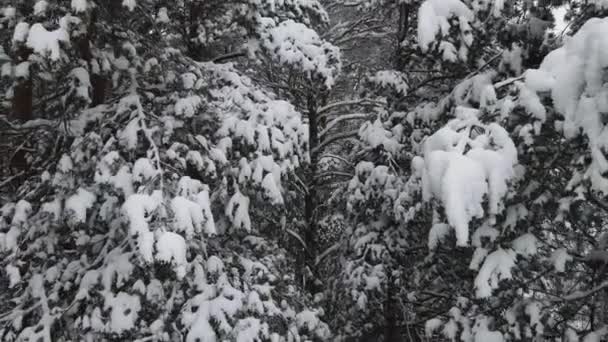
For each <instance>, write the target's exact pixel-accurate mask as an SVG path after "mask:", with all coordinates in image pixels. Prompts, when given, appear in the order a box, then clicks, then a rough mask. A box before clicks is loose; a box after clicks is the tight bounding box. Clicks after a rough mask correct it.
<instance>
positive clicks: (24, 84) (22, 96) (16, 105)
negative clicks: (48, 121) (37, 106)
mask: <svg viewBox="0 0 608 342" xmlns="http://www.w3.org/2000/svg"><path fill="white" fill-rule="evenodd" d="M32 103H33V84H32V79H31V77H28V78H27V79H25V80H19V81H17V82H16V84H15V87H14V96H13V113H12V118H13V119H16V120H19V121H22V122H25V121H29V120H32V119H33V118H34V114H33V105H32Z"/></svg>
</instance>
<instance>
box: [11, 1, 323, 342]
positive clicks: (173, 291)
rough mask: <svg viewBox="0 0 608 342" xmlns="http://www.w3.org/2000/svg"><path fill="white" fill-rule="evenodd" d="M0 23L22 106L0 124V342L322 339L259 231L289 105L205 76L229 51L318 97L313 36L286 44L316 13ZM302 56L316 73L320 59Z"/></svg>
mask: <svg viewBox="0 0 608 342" xmlns="http://www.w3.org/2000/svg"><path fill="white" fill-rule="evenodd" d="M1 7H2V14H3V16H2V25H3V30H2V32H3V33H2V44H3V47H4V49H3V51H4V52H5V53H6V56H8V58H7V61H6V62H5V63H4V64H3V67H2V70H3V77H5V80H4V81H3V83H2V85H3V89H2V90H3V92H4V93H5V94H6V98H7V99H10V98H14V97H15V96H18V94H19V92H20V91H21V90H20V88H19V87H20V86H21V85H22V84H23V80H28V82H31V84H32V86H31V88H32V89H33V91H32V95H31V96H30V99H29V101H31V108H32V109H31V113H30V114H31V116H27V117H26V116H21V119H23V121H26V122H24V123H22V122H17V121H13V120H12V117H9V118H7V117H3V120H4V121H5V122H6V124H7V125H8V128H7V132H15V135H16V138H15V139H14V140H11V143H14V144H16V145H14V146H15V147H14V148H15V151H20V150H23V151H24V160H25V163H24V164H25V165H22V166H21V169H20V170H19V171H18V173H17V174H18V175H19V177H13V178H7V179H3V182H2V190H3V194H2V196H3V197H2V220H1V222H0V225H1V228H0V231H1V233H0V251H1V253H2V273H1V274H2V278H1V281H2V283H3V284H4V286H3V287H4V288H5V289H6V290H5V291H3V292H2V299H3V303H4V304H3V305H2V310H1V311H2V313H1V317H0V323H1V325H0V327H1V328H0V331H1V332H0V334H1V336H2V339H3V340H6V341H11V340H20V341H21V340H30V341H32V340H39V339H41V340H43V341H61V340H66V341H67V340H73V339H79V338H80V339H85V340H90V341H93V340H159V341H163V340H164V341H170V340H186V341H216V340H226V339H228V340H237V341H254V340H259V339H271V340H281V339H291V338H296V339H299V338H305V339H320V340H327V339H329V336H330V333H329V330H328V327H327V325H326V324H325V323H323V322H322V321H321V319H320V316H322V312H321V311H318V310H316V309H314V308H312V307H310V306H308V305H307V300H306V298H305V297H304V296H303V295H302V294H301V292H300V290H299V289H298V287H297V284H296V282H295V279H294V275H293V272H292V271H291V270H292V269H293V268H292V267H293V262H292V260H293V258H292V255H290V254H289V253H287V252H286V251H285V250H284V249H282V247H281V246H280V245H279V243H280V242H281V239H279V238H278V237H280V235H282V234H283V232H281V227H280V226H278V225H277V224H276V220H272V219H269V218H267V217H266V215H265V213H266V212H269V211H270V209H271V208H272V210H276V211H278V212H281V211H283V210H284V208H285V204H286V203H287V201H290V200H291V199H290V198H289V197H290V196H291V195H290V193H289V192H287V191H286V190H285V189H286V185H285V183H284V181H285V180H286V179H287V178H288V177H289V174H290V173H292V172H293V171H294V169H295V168H296V167H298V166H300V165H301V164H302V163H305V162H306V159H307V154H306V149H307V144H308V137H307V130H306V125H305V124H304V123H303V122H302V117H301V114H300V113H299V112H298V111H296V109H295V108H294V106H293V105H291V104H290V103H288V102H285V101H281V100H278V99H277V98H276V96H275V95H274V94H273V93H272V92H270V91H269V90H268V89H264V88H262V87H260V86H258V85H257V84H256V83H255V82H254V81H252V80H251V79H250V78H248V77H246V76H245V75H244V74H243V72H241V71H239V69H238V68H237V67H235V66H234V65H231V64H217V63H215V62H224V61H226V60H228V59H229V58H233V57H238V55H239V54H238V53H234V55H230V56H228V55H226V54H221V55H216V54H214V53H213V52H214V51H217V46H224V47H226V49H227V50H228V51H227V52H228V54H231V53H233V52H234V51H245V52H246V56H249V57H255V56H258V57H260V56H265V58H268V59H271V60H277V61H280V62H281V63H284V64H289V65H290V66H291V67H293V68H295V69H302V72H304V73H308V75H310V77H311V79H314V80H322V81H323V83H324V82H331V80H330V78H329V77H330V76H331V70H329V69H328V68H330V66H328V65H325V64H322V63H321V62H318V63H309V62H308V57H310V56H308V55H306V53H309V52H310V49H311V48H312V49H314V48H315V44H316V41H314V37H313V38H312V40H311V39H307V38H310V37H302V36H299V35H298V34H299V33H302V32H308V33H309V34H310V35H311V36H312V35H314V34H315V33H314V31H312V30H311V29H310V28H308V27H307V26H306V25H307V24H309V23H310V22H311V21H312V20H313V19H314V20H317V19H318V16H319V15H322V14H323V13H324V12H323V11H322V8H321V7H320V6H319V5H318V4H317V3H315V2H310V1H285V2H281V4H274V2H272V1H262V2H255V3H254V2H251V3H247V2H246V3H243V2H240V1H211V2H209V1H207V2H201V1H183V2H179V4H178V5H177V6H173V4H172V3H169V2H166V1H135V0H125V1H122V2H121V1H112V2H108V3H105V2H104V3H100V2H96V1H88V0H74V1H61V2H47V1H43V0H40V1H37V2H31V3H30V1H28V2H18V3H13V2H11V1H4V2H3V3H2V6H1ZM197 13H204V15H203V16H199V15H197ZM184 15H188V16H189V17H188V20H186V19H185V18H183V17H181V16H184ZM321 19H322V18H321ZM302 38H304V39H302ZM286 44H288V45H289V46H287V45H286ZM281 48H282V49H281ZM21 50H25V51H27V54H26V55H23V54H22V53H21V52H20V51H21ZM314 52H315V53H314V56H312V57H315V58H319V61H321V60H323V59H324V57H323V54H324V53H326V52H327V53H329V52H331V51H327V50H324V49H322V48H319V49H318V50H314ZM3 56H4V55H3ZM327 59H329V58H327ZM214 61H215V62H214ZM328 70H329V71H328ZM34 94H35V95H34ZM34 100H40V101H39V102H38V101H36V102H35V101H34ZM13 102H15V101H13ZM15 103H16V102H15ZM3 105H9V106H10V104H6V103H3ZM12 108H14V109H15V108H23V106H19V105H18V104H13V105H12ZM14 112H15V113H17V114H19V113H22V111H20V110H19V111H18V110H14ZM31 118H35V120H29V121H28V119H31ZM3 134H4V132H3ZM34 137H35V138H34ZM9 186H10V187H9ZM5 189H7V190H8V189H13V190H14V191H10V192H9V191H4V190H5ZM277 216H280V215H277ZM278 232H281V233H280V234H277V233H278Z"/></svg>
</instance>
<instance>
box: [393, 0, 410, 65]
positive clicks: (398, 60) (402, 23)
mask: <svg viewBox="0 0 608 342" xmlns="http://www.w3.org/2000/svg"><path fill="white" fill-rule="evenodd" d="M398 20H399V22H398V23H397V46H396V48H395V69H397V70H399V71H403V69H404V68H405V56H404V55H403V48H402V45H401V43H402V42H403V41H404V40H405V37H406V36H407V31H408V29H409V20H410V5H409V4H406V3H402V4H399V19H398Z"/></svg>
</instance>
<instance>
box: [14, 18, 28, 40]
mask: <svg viewBox="0 0 608 342" xmlns="http://www.w3.org/2000/svg"><path fill="white" fill-rule="evenodd" d="M29 31H30V24H28V23H26V22H24V21H22V22H20V23H19V24H17V25H16V26H15V31H14V33H13V43H15V42H25V40H26V39H27V34H28V33H29Z"/></svg>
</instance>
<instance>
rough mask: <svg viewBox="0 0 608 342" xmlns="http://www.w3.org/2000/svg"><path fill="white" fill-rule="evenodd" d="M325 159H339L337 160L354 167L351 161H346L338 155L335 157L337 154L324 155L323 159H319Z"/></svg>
mask: <svg viewBox="0 0 608 342" xmlns="http://www.w3.org/2000/svg"><path fill="white" fill-rule="evenodd" d="M323 158H331V159H337V160H339V161H341V162H344V163H345V164H347V165H351V166H352V165H353V163H352V162H351V161H349V160H348V159H346V158H344V157H341V156H338V155H335V154H332V153H325V154H324V155H322V156H321V157H319V159H323Z"/></svg>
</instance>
